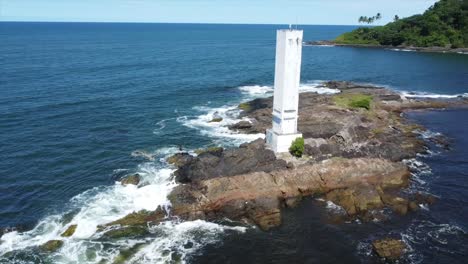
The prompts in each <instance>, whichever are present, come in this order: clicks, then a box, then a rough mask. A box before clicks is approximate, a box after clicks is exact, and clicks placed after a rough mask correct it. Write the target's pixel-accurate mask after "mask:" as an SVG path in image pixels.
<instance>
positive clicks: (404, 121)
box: [40, 81, 468, 252]
mask: <svg viewBox="0 0 468 264" xmlns="http://www.w3.org/2000/svg"><path fill="white" fill-rule="evenodd" d="M319 88H327V89H333V90H339V91H340V92H339V93H337V94H317V93H314V92H305V93H301V94H300V108H299V109H301V110H300V112H301V114H300V120H299V130H300V131H301V132H303V131H305V133H304V137H305V139H306V154H305V155H304V157H302V158H299V159H298V158H294V157H292V156H291V155H289V154H287V153H284V154H281V155H275V154H274V153H273V152H272V151H271V150H269V149H268V148H267V147H266V146H265V144H264V141H263V140H262V139H258V140H255V141H253V142H250V143H245V144H242V145H241V146H240V147H233V148H228V149H224V148H221V147H214V148H208V149H205V150H197V151H195V153H194V152H189V153H187V152H182V151H180V152H179V153H177V154H175V155H174V156H171V157H169V158H167V160H166V162H167V163H169V164H172V165H171V166H172V168H173V169H174V170H175V172H174V180H175V181H176V182H177V183H178V185H177V186H175V188H174V189H172V191H171V192H170V193H169V194H168V202H170V205H169V204H168V207H164V208H163V207H158V208H157V209H156V210H154V211H153V210H151V211H147V210H141V211H134V212H132V213H130V214H128V215H126V216H124V217H123V218H120V219H117V220H115V221H112V222H108V223H104V224H102V225H99V226H98V228H97V231H96V232H95V234H97V235H99V236H100V237H101V238H102V239H106V240H107V239H119V238H135V237H138V238H141V237H145V236H146V235H148V234H150V233H151V230H152V228H154V227H156V226H159V225H160V224H162V225H164V223H167V222H168V221H174V222H176V223H179V224H182V223H184V222H185V221H196V220H204V221H207V222H208V223H209V222H212V223H220V222H222V221H224V220H225V219H230V220H232V221H233V222H231V223H234V224H235V225H236V226H239V228H246V227H255V226H257V227H259V228H260V230H270V229H273V228H277V227H279V226H280V225H282V221H284V220H283V211H284V210H285V208H295V207H296V206H298V205H300V204H302V203H303V201H304V200H306V199H309V198H315V199H321V200H323V201H325V202H326V203H325V204H323V206H327V205H328V202H330V203H331V204H332V205H336V206H337V207H338V208H342V211H343V212H344V214H343V215H340V216H339V218H340V220H339V221H343V222H345V221H359V222H364V223H366V222H371V221H375V219H377V221H386V220H388V219H389V218H392V217H399V216H400V215H407V214H412V213H414V212H415V211H418V210H420V209H423V208H425V207H428V206H429V205H430V204H432V203H433V202H434V201H435V198H434V197H433V196H432V195H431V194H427V193H420V192H418V193H413V194H407V193H405V192H404V190H406V189H407V188H408V187H409V186H410V185H411V177H412V176H411V173H412V171H411V168H410V165H409V164H407V163H406V162H404V160H405V159H411V158H414V157H416V156H417V155H418V154H419V153H424V152H426V151H428V149H427V148H426V147H427V145H428V142H426V140H428V141H431V142H432V143H434V144H437V145H438V146H440V147H441V148H443V149H445V148H449V147H450V146H449V143H448V142H447V140H446V138H444V137H443V136H436V137H433V138H429V139H422V138H421V134H418V133H420V132H422V131H425V130H424V129H425V128H424V127H422V126H420V125H418V124H416V123H412V122H411V121H410V120H409V119H408V118H406V117H405V116H404V115H402V114H403V113H405V112H406V111H420V110H431V109H442V110H443V109H446V108H466V107H467V106H468V100H467V99H466V98H465V97H454V98H448V99H446V98H441V99H440V98H439V99H438V98H421V99H419V98H406V97H405V96H404V95H403V94H401V93H398V92H396V91H392V90H390V89H388V88H384V87H377V86H374V85H368V84H357V83H351V82H339V81H328V82H324V83H323V84H321V85H320V86H319ZM356 94H362V95H366V96H371V98H372V100H371V102H370V106H369V108H368V109H367V108H360V107H358V108H355V107H351V106H350V105H348V104H346V103H343V101H342V100H343V99H346V98H348V96H350V97H349V98H353V96H354V95H356ZM271 101H272V97H268V98H257V99H254V100H251V101H249V102H245V103H242V104H241V105H239V109H240V110H242V111H241V112H240V114H239V116H238V120H243V121H240V122H239V123H236V124H233V125H230V126H229V127H227V126H226V128H227V129H230V130H231V131H236V132H237V133H240V134H246V135H249V134H251V135H255V134H259V133H263V132H264V129H266V128H267V127H269V126H270V125H271V116H270V115H271V104H272V102H271ZM218 118H219V117H218ZM314 118H318V119H314ZM245 120H249V121H248V124H247V123H245V122H246V121H245ZM207 122H214V123H215V124H216V123H217V121H216V120H214V121H213V120H211V121H207ZM242 122H244V123H242ZM220 126H224V125H221V124H220ZM379 142H380V143H379ZM382 143H384V145H381V144H382ZM374 144H376V145H375V147H373V145H374ZM379 144H380V145H379ZM347 146H352V148H348V147H347ZM140 176H141V175H138V174H134V175H131V176H129V177H127V178H124V179H122V181H121V182H120V184H122V185H134V188H136V189H143V188H145V184H144V183H143V184H141V182H140V179H139V177H140ZM131 188H133V187H131ZM386 208H387V209H389V210H390V212H392V213H391V215H387V213H382V211H383V210H382V209H386ZM293 210H294V209H293ZM67 226H68V228H67V230H66V231H65V232H64V233H63V234H61V237H62V238H60V237H59V238H58V239H57V238H56V240H50V241H48V242H47V243H45V244H43V245H42V246H40V249H41V250H43V251H44V250H45V251H50V252H53V251H55V250H58V249H59V248H60V247H62V244H63V242H65V243H66V242H67V239H68V238H67V237H69V236H71V237H73V236H74V232H75V229H76V228H80V226H81V227H83V225H82V224H80V223H79V222H78V223H74V224H73V225H67ZM75 235H76V234H75ZM381 238H382V237H381ZM383 238H385V236H384V237H383ZM390 242H392V241H390ZM392 243H393V242H392ZM392 243H390V244H391V245H393V244H392ZM395 243H397V242H395ZM399 243H400V242H399ZM401 243H403V242H401ZM401 243H400V244H398V245H397V246H398V247H403V246H402V244H401ZM384 246H385V245H384ZM135 250H137V248H135Z"/></svg>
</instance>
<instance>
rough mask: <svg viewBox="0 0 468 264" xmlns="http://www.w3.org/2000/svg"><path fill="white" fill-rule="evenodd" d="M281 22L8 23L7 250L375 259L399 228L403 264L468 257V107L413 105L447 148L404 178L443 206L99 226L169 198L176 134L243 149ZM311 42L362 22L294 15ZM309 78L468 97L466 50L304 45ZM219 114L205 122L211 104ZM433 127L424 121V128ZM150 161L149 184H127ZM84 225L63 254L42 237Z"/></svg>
mask: <svg viewBox="0 0 468 264" xmlns="http://www.w3.org/2000/svg"><path fill="white" fill-rule="evenodd" d="M286 27H287V26H286V25H215V24H136V23H135V24H126V23H19V22H18V23H13V22H0V40H1V41H0V172H1V176H0V229H3V230H12V232H8V233H5V234H3V236H2V237H1V238H0V263H98V262H100V261H103V262H104V263H107V262H112V261H113V260H115V258H116V256H118V255H119V253H120V252H124V251H128V249H129V248H132V247H133V246H135V245H138V251H137V252H136V253H135V254H134V255H133V256H132V258H131V260H130V262H134V263H161V262H162V263H164V262H166V263H171V262H187V263H240V262H243V263H286V262H288V263H291V262H293V263H336V262H341V263H374V262H378V261H379V260H378V259H375V257H373V256H372V255H371V252H370V241H371V240H372V239H373V238H375V237H378V236H379V235H385V234H401V235H402V237H403V239H404V240H405V242H406V243H407V244H408V245H409V246H410V252H409V257H408V258H407V259H406V260H405V261H406V262H408V263H446V262H451V263H463V262H464V258H465V256H466V255H468V246H467V245H468V233H467V232H468V224H467V221H466V219H468V209H467V208H468V207H467V206H466V205H467V204H468V181H467V177H468V173H467V172H468V150H467V149H468V148H467V146H468V141H467V138H466V135H467V134H468V118H466V115H467V113H468V112H466V110H449V111H425V112H411V113H408V114H407V116H408V118H410V119H412V120H415V121H417V122H420V123H422V124H423V125H425V126H427V127H428V128H429V130H430V131H432V133H442V134H444V135H446V136H448V137H449V138H450V139H451V143H452V148H451V149H450V150H442V149H438V148H437V147H436V146H433V149H431V151H432V154H431V155H425V156H419V157H417V158H416V159H415V160H411V161H407V162H408V164H411V166H412V167H413V171H414V178H413V182H412V185H411V187H410V189H409V190H407V191H421V190H422V191H425V192H429V193H432V194H435V195H436V196H437V197H438V201H437V203H436V204H434V205H432V206H430V207H428V208H425V209H424V210H420V211H419V212H417V213H414V214H409V215H407V216H404V217H397V218H392V219H391V221H389V222H385V223H359V222H352V223H342V224H334V223H328V222H327V221H326V219H325V218H326V217H324V216H325V215H326V214H327V213H329V211H332V210H334V208H333V206H328V207H327V206H323V205H321V204H320V201H316V200H314V199H309V200H306V201H305V202H303V203H302V204H301V206H300V207H299V208H297V209H295V210H287V211H286V212H285V216H284V219H283V222H284V224H283V225H282V226H281V227H280V228H277V229H274V230H272V231H269V232H262V231H259V230H258V229H256V228H253V227H245V226H236V225H233V224H228V223H222V224H221V223H209V222H204V221H193V222H167V223H165V224H162V225H160V226H158V227H155V228H153V230H152V234H151V235H149V236H147V237H145V238H137V239H121V240H115V241H106V240H103V239H101V238H100V234H99V232H98V233H97V234H95V232H96V226H97V225H99V224H105V223H108V222H110V221H113V220H116V219H119V218H121V217H123V216H125V215H126V214H128V213H131V212H133V211H138V210H142V209H146V210H154V209H155V208H156V207H157V206H159V205H161V206H168V205H169V204H168V203H169V202H168V201H167V199H166V195H167V194H168V193H169V192H170V191H171V189H172V188H173V187H174V186H175V185H176V184H175V182H173V180H172V178H171V173H172V171H173V168H172V167H170V166H169V165H167V164H166V163H165V162H164V158H165V157H168V156H170V155H171V154H173V153H176V152H177V151H178V149H179V148H183V149H185V150H187V151H194V150H195V149H198V148H203V147H208V146H224V147H234V146H237V145H239V144H241V143H243V142H247V141H251V140H254V139H256V138H257V137H261V136H262V135H240V134H234V133H232V132H230V131H229V130H228V129H227V128H226V127H225V126H226V125H228V124H231V123H234V122H236V121H237V120H236V118H237V114H238V110H237V109H236V106H237V105H238V104H239V103H241V102H243V101H247V100H251V99H254V98H258V97H265V96H270V95H272V89H273V88H272V85H273V78H274V56H275V40H276V38H275V34H276V29H279V28H286ZM299 28H301V29H303V30H304V40H323V39H333V38H335V37H336V36H338V35H339V34H341V33H343V32H346V31H349V30H352V29H354V28H355V27H353V26H299ZM301 74H302V76H301V88H300V90H301V91H302V92H305V91H312V92H318V93H327V92H330V91H328V90H326V89H322V88H318V84H319V83H320V82H321V81H324V80H347V81H354V82H360V83H369V84H376V85H381V86H384V87H388V88H390V89H394V90H397V91H399V92H401V93H403V94H406V95H408V96H424V97H434V98H436V97H456V96H467V95H468V57H467V55H466V54H442V53H419V52H406V51H397V50H380V49H360V48H342V47H319V46H304V47H303V61H302V73H301ZM215 115H217V116H222V117H223V121H222V122H221V123H219V124H218V123H208V121H209V120H211V118H212V117H213V116H215ZM421 136H422V137H424V136H427V135H421ZM131 173H139V174H140V175H141V176H142V178H143V181H144V182H146V183H147V184H146V185H145V186H144V187H141V188H136V187H134V186H126V187H124V186H121V185H120V184H118V183H117V180H119V179H120V178H121V177H123V176H125V175H128V174H131ZM69 224H77V225H78V227H77V230H76V233H75V234H74V235H73V237H71V238H69V239H65V242H64V245H63V247H62V248H61V249H60V251H58V252H57V253H54V254H46V253H44V252H41V251H40V250H38V249H37V246H38V245H41V244H43V243H45V242H47V241H48V240H51V239H56V238H59V236H60V234H61V233H62V232H63V231H65V229H66V227H67V226H68V225H69Z"/></svg>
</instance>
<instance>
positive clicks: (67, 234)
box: [60, 225, 77, 237]
mask: <svg viewBox="0 0 468 264" xmlns="http://www.w3.org/2000/svg"><path fill="white" fill-rule="evenodd" d="M76 227H77V225H71V226H69V227H68V228H67V230H65V232H63V233H62V234H61V235H60V236H62V237H71V236H73V234H74V233H75V230H76Z"/></svg>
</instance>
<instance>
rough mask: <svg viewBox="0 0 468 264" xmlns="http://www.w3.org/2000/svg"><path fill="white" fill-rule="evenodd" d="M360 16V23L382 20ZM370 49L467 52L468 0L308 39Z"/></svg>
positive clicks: (442, 0) (443, 0)
mask: <svg viewBox="0 0 468 264" xmlns="http://www.w3.org/2000/svg"><path fill="white" fill-rule="evenodd" d="M380 17H381V14H380V13H379V14H377V16H375V17H371V18H367V17H360V18H359V22H366V23H372V22H373V21H374V20H375V19H379V18H380ZM306 44H309V45H335V46H351V47H368V48H369V47H370V48H393V49H394V48H397V49H400V50H411V51H424V52H454V53H468V0H440V1H439V2H437V3H435V4H434V5H433V6H431V7H430V8H429V9H427V10H426V11H425V12H424V13H423V14H422V15H413V16H411V17H407V18H403V19H400V18H399V17H398V16H397V15H395V18H394V22H391V23H388V24H387V25H385V26H377V27H360V28H358V29H355V30H353V31H351V32H346V33H344V34H342V35H340V36H338V37H337V38H336V39H334V40H323V41H312V42H307V43H306Z"/></svg>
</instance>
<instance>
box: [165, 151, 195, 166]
mask: <svg viewBox="0 0 468 264" xmlns="http://www.w3.org/2000/svg"><path fill="white" fill-rule="evenodd" d="M192 160H193V156H192V155H190V154H188V153H187V152H183V153H177V154H175V155H172V156H171V157H169V158H168V159H167V163H169V164H173V165H175V166H177V167H182V166H184V165H185V164H187V163H190V162H191V161H192Z"/></svg>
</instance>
